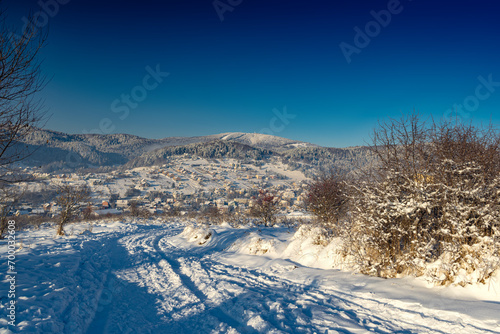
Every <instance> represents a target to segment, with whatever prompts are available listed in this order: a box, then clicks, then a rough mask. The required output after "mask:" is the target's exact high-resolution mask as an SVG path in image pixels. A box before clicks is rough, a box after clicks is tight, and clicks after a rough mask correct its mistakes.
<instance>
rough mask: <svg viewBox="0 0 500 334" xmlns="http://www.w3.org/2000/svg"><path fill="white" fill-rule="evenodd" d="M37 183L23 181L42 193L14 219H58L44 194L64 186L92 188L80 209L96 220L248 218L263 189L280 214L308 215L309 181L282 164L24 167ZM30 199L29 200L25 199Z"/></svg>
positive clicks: (188, 161)
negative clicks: (104, 169) (134, 214)
mask: <svg viewBox="0 0 500 334" xmlns="http://www.w3.org/2000/svg"><path fill="white" fill-rule="evenodd" d="M23 172H24V173H25V174H29V175H32V177H33V178H34V182H28V183H21V184H19V185H18V187H19V191H22V192H26V193H31V194H38V196H27V198H28V199H30V198H31V200H30V201H26V199H24V200H23V201H22V202H19V203H17V204H16V205H15V206H14V207H13V208H12V209H11V212H10V214H11V215H14V216H20V215H22V216H27V217H29V216H43V217H56V216H57V215H58V214H59V213H60V211H61V207H60V206H58V205H57V204H56V202H54V201H52V200H50V198H48V196H44V195H43V194H44V193H50V191H53V190H56V189H57V188H58V186H61V185H63V184H68V185H74V186H81V185H87V186H88V187H89V188H90V189H91V200H90V201H89V202H88V203H80V210H81V211H83V210H87V211H89V212H88V213H89V214H90V215H91V216H94V217H106V216H113V215H120V214H130V213H131V211H134V210H139V211H140V212H142V213H145V214H149V215H161V214H170V215H185V214H187V213H190V212H200V213H206V212H208V211H210V210H212V212H213V211H215V210H214V208H216V209H217V211H216V212H218V213H220V214H224V213H229V214H234V215H236V216H237V215H242V216H244V215H247V214H249V213H250V210H251V207H252V206H253V204H254V202H255V198H256V196H257V195H258V194H259V190H261V189H266V190H267V191H269V192H271V193H272V194H274V195H275V196H276V197H278V204H277V206H278V209H279V214H278V216H282V217H289V216H290V217H294V218H300V217H305V216H307V213H306V211H305V199H306V198H305V190H306V188H307V180H308V178H306V177H305V176H304V174H303V173H302V172H300V171H298V170H290V169H289V166H287V165H285V164H282V163H280V162H277V161H267V162H262V161H245V162H242V161H240V160H236V159H229V158H221V159H205V158H200V157H190V156H187V155H184V156H179V157H171V158H170V159H169V160H168V161H167V163H165V164H163V165H161V166H150V167H136V168H132V169H124V168H117V169H116V170H114V171H112V172H109V173H99V172H96V173H93V172H72V173H57V172H54V173H44V172H40V171H38V170H37V168H35V167H25V168H23ZM25 198H26V196H25Z"/></svg>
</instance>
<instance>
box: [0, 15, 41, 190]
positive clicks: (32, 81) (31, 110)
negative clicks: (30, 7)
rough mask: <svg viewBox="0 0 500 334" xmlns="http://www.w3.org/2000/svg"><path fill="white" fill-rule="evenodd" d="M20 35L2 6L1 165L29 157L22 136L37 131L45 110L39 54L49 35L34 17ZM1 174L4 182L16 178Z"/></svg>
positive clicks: (0, 62)
mask: <svg viewBox="0 0 500 334" xmlns="http://www.w3.org/2000/svg"><path fill="white" fill-rule="evenodd" d="M29 21H30V22H31V24H28V25H27V27H26V29H25V30H24V31H23V33H22V34H21V35H20V36H19V35H16V34H14V33H12V32H11V30H10V29H9V27H8V26H7V24H6V14H5V12H4V11H3V10H2V9H0V168H1V169H2V170H5V169H6V168H7V167H8V165H10V164H12V163H14V162H18V161H21V160H23V159H24V158H26V157H27V156H28V155H29V154H30V153H31V152H30V151H29V148H28V147H26V146H25V145H23V144H21V143H20V141H19V140H20V139H21V138H22V137H24V136H26V135H28V134H29V133H31V132H33V131H34V130H35V127H36V126H37V125H39V123H40V122H41V121H42V120H43V118H44V115H45V111H44V110H43V106H42V103H41V100H40V99H37V98H36V97H35V95H36V93H37V92H39V91H40V90H41V89H42V88H43V87H44V85H45V83H46V80H45V77H44V76H43V75H42V74H41V70H40V62H39V61H37V56H38V54H39V52H40V49H41V48H42V46H43V45H44V44H45V40H46V34H45V33H41V32H40V31H39V30H38V29H37V28H36V27H35V25H34V23H33V20H32V18H31V17H30V18H29ZM5 174H6V173H5V171H4V172H3V173H1V174H0V179H1V180H2V181H10V182H12V181H15V180H13V179H12V177H7V178H6V177H5Z"/></svg>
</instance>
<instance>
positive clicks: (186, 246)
mask: <svg viewBox="0 0 500 334" xmlns="http://www.w3.org/2000/svg"><path fill="white" fill-rule="evenodd" d="M117 226H118V227H117V228H111V230H109V228H108V227H106V228H102V229H101V230H102V231H101V232H99V228H96V231H94V233H92V234H89V233H87V234H84V235H79V236H78V237H75V238H73V239H70V240H66V241H61V242H60V243H55V244H54V243H49V244H45V243H41V242H40V241H36V240H35V241H34V242H35V243H37V242H38V243H39V246H38V247H33V249H32V250H31V251H30V252H27V253H26V254H31V255H33V254H35V255H40V256H41V255H42V254H45V253H47V254H53V255H52V256H51V257H50V258H49V257H47V258H45V260H43V261H42V263H44V266H43V268H47V265H48V266H51V265H52V264H49V263H48V259H52V258H55V260H53V262H54V263H55V264H54V266H55V267H57V268H59V267H58V265H57V263H59V266H60V263H64V262H62V261H63V259H66V260H65V261H67V263H68V266H69V264H70V263H73V262H74V264H73V265H71V267H72V269H71V272H70V273H68V274H67V275H68V276H64V277H66V278H65V279H61V280H56V279H55V278H51V277H50V273H51V272H52V271H51V270H49V269H46V272H45V273H43V275H42V274H41V273H40V275H39V276H38V277H34V278H33V279H34V280H37V281H39V280H45V281H50V280H52V285H50V289H51V293H52V294H51V295H45V294H44V290H43V289H48V288H49V285H47V286H45V287H44V288H43V289H42V288H40V287H39V286H38V285H35V287H26V288H25V289H22V291H23V294H24V295H25V296H24V297H23V299H22V300H23V301H24V304H23V303H20V305H19V309H20V311H19V320H20V321H21V324H20V326H18V327H17V328H10V329H11V330H13V331H14V332H16V329H18V331H19V332H22V331H24V332H38V333H50V332H54V333H56V332H58V333H81V332H82V331H83V332H84V333H85V332H86V333H89V334H91V333H92V334H93V333H367V332H371V333H467V334H469V333H500V316H498V314H500V303H498V302H492V301H484V300H472V299H470V298H463V299H458V297H457V296H456V294H455V296H453V295H452V296H451V297H450V295H449V294H448V295H447V296H445V294H444V293H443V294H441V293H440V292H436V291H435V290H433V289H428V288H424V287H421V286H415V285H412V284H413V283H411V282H412V281H405V280H392V281H391V280H382V279H377V278H371V277H366V276H363V275H352V274H349V273H346V272H342V271H338V270H333V269H330V270H324V269H314V268H309V267H304V266H301V265H300V264H298V263H295V262H293V261H291V260H286V259H281V258H276V257H275V258H272V257H266V256H264V255H249V254H244V253H242V252H239V251H237V250H235V248H234V245H235V244H237V241H241V240H243V239H244V238H245V237H247V236H248V235H249V234H250V233H253V232H254V231H255V230H256V229H255V228H254V229H251V228H242V229H233V228H216V229H215V230H209V231H208V232H209V234H210V236H209V237H207V238H205V236H208V235H207V234H205V235H204V234H203V233H202V234H200V235H199V237H198V239H196V238H195V241H194V242H193V236H194V235H196V233H195V232H196V231H195V232H193V233H192V234H191V235H186V233H184V234H181V232H182V231H183V229H184V225H182V224H180V223H177V224H172V225H164V224H151V225H138V224H137V225H127V224H118V225H117ZM106 229H108V230H106ZM260 232H261V233H264V234H265V233H268V234H269V235H273V233H274V234H275V235H276V236H277V237H278V238H279V237H280V235H281V236H283V235H285V236H286V235H287V234H288V235H290V233H289V232H287V230H286V229H281V230H279V229H278V230H272V229H268V230H267V231H260ZM280 233H281V234H280ZM190 238H191V241H188V239H190ZM40 239H43V238H40ZM282 239H283V238H282ZM43 240H45V239H43ZM200 244H202V245H200ZM61 249H65V250H66V249H67V251H61ZM72 249H75V250H77V251H75V252H72V251H71V250H72ZM73 257H74V259H76V260H75V261H73V260H71V259H73ZM28 258H31V259H32V260H31V261H33V262H31V263H30V264H29V266H31V267H33V265H34V263H35V262H36V261H37V260H36V258H34V257H33V256H31V257H25V258H23V257H22V254H21V255H20V260H25V261H27V259H28ZM56 262H57V263H56ZM40 268H42V267H40ZM40 270H41V271H42V270H43V269H40ZM35 276H36V275H35ZM70 276H71V277H72V281H69V282H68V277H70ZM19 280H29V278H27V277H20V278H19ZM43 284H44V283H41V285H42V286H43ZM26 285H27V286H28V285H29V284H26ZM37 286H38V287H37ZM30 294H31V295H33V296H30ZM58 298H60V299H61V300H62V301H58ZM54 304H60V307H59V308H56V307H55V306H54ZM28 306H29V307H28ZM37 307H38V308H40V309H39V310H38V311H37V309H36V308H37ZM22 308H26V310H25V311H21V309H22ZM47 308H51V311H50V312H48V311H47V310H46V309H47ZM0 311H2V312H4V309H2V310H0ZM45 313H47V314H48V315H45ZM2 314H3V313H2ZM0 325H1V326H3V324H0ZM23 326H24V327H23ZM3 328H4V329H5V327H3ZM0 332H3V333H7V332H6V331H5V330H0Z"/></svg>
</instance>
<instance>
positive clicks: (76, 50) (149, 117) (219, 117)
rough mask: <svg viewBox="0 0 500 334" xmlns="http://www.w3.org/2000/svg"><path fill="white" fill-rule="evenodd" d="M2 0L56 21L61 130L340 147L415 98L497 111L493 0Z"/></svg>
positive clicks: (428, 107)
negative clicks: (263, 136) (236, 137)
mask: <svg viewBox="0 0 500 334" xmlns="http://www.w3.org/2000/svg"><path fill="white" fill-rule="evenodd" d="M41 4H45V5H43V6H42V5H41ZM54 4H57V5H54ZM2 6H3V8H4V9H6V13H7V16H8V20H9V24H10V25H11V26H12V27H13V29H14V30H17V31H19V32H20V31H22V26H23V17H24V16H25V15H26V14H27V13H28V12H29V11H31V12H32V13H33V14H35V15H38V18H39V24H40V26H45V27H48V28H49V37H48V41H47V46H46V47H45V48H44V50H43V53H42V54H41V56H42V58H43V71H44V73H45V74H46V75H48V76H49V77H50V78H51V80H50V82H49V84H48V85H47V87H46V88H45V90H44V91H43V92H42V93H41V96H42V97H43V98H44V99H45V105H46V107H47V108H48V109H49V112H50V113H51V114H52V116H51V118H50V120H49V121H48V122H47V124H46V128H49V129H53V130H58V131H64V132H69V133H87V132H97V133H99V132H101V133H130V134H135V135H139V136H143V137H149V138H162V137H169V136H196V135H208V134H215V133H221V132H233V131H241V132H263V133H271V134H275V135H277V136H282V137H287V138H291V139H297V140H303V141H308V142H312V143H316V144H319V145H324V146H332V147H345V146H353V145H362V144H364V143H365V142H367V141H369V139H370V137H369V136H370V133H371V131H372V129H373V128H374V127H375V126H376V124H377V120H386V119H387V118H388V117H398V116H399V115H400V114H401V113H402V112H404V113H406V112H410V111H411V110H413V109H416V110H418V111H419V112H421V113H423V114H424V115H426V116H430V115H432V116H433V117H435V118H437V119H439V118H441V117H443V116H447V117H448V116H450V114H449V111H450V109H451V108H453V105H456V106H457V107H458V108H460V105H462V106H463V107H461V108H462V110H461V111H460V109H459V113H458V114H459V116H460V118H462V119H463V120H465V121H472V122H488V121H489V120H490V119H492V120H493V122H494V123H497V124H498V123H499V121H500V114H499V110H500V109H499V107H500V63H499V61H498V59H500V38H499V36H500V22H499V20H498V18H497V13H498V12H499V9H500V8H499V7H500V5H498V4H497V3H496V2H495V1H474V2H473V1H453V2H436V1H430V0H413V1H409V0H401V1H396V0H391V1H319V0H311V1H308V2H291V1H273V0H267V1H263V0H262V1H261V0H253V1H250V0H220V1H219V0H217V1H213V0H206V1H191V0H171V1H153V0H143V1H133V2H127V1H115V0H111V1H106V2H105V3H103V1H95V0H86V1H83V0H59V2H58V0H40V1H35V0H25V1H23V0H3V1H2ZM216 7H217V8H216ZM37 13H38V14H37ZM374 13H375V14H374ZM376 16H378V21H377V20H376V18H375V17H376ZM389 17H390V19H389ZM221 18H223V20H221ZM45 19H46V20H45ZM389 20H390V21H389ZM45 23H47V24H46V25H45ZM356 27H357V28H359V29H357V30H355V28H356ZM356 31H361V34H358V33H357V32H356ZM356 35H358V36H357V38H356ZM363 35H364V36H363ZM341 45H344V51H343V50H342V48H341ZM346 45H347V46H346ZM346 50H347V51H346ZM353 50H355V51H353ZM346 54H347V57H346ZM155 72H156V74H151V73H155ZM167 72H168V73H169V74H168V76H167V75H166V74H165V73H167ZM155 78H156V79H155ZM497 82H498V83H497ZM479 86H481V87H479Z"/></svg>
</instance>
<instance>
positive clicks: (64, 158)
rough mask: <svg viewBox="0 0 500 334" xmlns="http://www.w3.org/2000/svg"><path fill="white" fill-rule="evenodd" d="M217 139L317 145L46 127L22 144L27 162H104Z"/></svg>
mask: <svg viewBox="0 0 500 334" xmlns="http://www.w3.org/2000/svg"><path fill="white" fill-rule="evenodd" d="M216 140H220V141H231V142H236V143H240V144H244V145H248V146H251V147H254V148H258V149H265V150H272V151H274V152H283V151H285V150H289V149H293V148H295V147H318V146H317V145H314V144H310V143H306V142H301V141H296V140H291V139H286V138H281V137H277V136H271V135H265V134H257V133H242V132H229V133H221V134H215V135H209V136H196V137H166V138H162V139H148V138H142V137H138V136H134V135H128V134H107V135H100V134H67V133H63V132H58V131H52V130H45V129H39V130H37V131H35V132H34V133H32V134H30V135H29V136H27V137H26V138H24V139H23V141H22V143H21V144H22V145H25V146H27V147H28V148H29V150H30V151H32V152H33V154H32V155H31V156H30V157H29V158H28V159H27V160H26V163H28V164H30V165H34V164H37V165H47V164H51V163H52V164H54V163H58V162H62V163H68V162H70V163H73V164H79V163H88V164H92V165H100V166H102V165H116V164H123V163H126V162H128V161H130V160H132V159H134V158H136V157H138V156H140V155H142V154H144V153H146V152H150V151H153V150H157V149H161V148H164V147H169V146H184V145H189V144H195V143H206V142H211V141H216Z"/></svg>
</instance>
